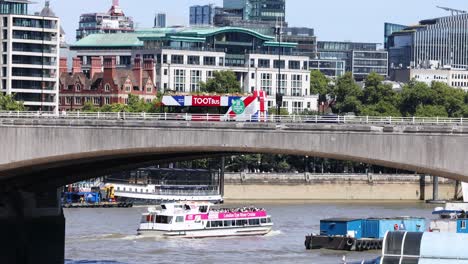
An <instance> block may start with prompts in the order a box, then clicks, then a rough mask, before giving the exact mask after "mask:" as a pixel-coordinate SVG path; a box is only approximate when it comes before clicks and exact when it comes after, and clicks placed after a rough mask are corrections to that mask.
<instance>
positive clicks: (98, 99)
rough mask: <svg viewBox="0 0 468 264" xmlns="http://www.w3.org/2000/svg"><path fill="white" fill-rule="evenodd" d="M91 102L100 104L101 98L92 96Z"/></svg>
mask: <svg viewBox="0 0 468 264" xmlns="http://www.w3.org/2000/svg"><path fill="white" fill-rule="evenodd" d="M93 103H94V105H100V104H101V98H99V97H93Z"/></svg>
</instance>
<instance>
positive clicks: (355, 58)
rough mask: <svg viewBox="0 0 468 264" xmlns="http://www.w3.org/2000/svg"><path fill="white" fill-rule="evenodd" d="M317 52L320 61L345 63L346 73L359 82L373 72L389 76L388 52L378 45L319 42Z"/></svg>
mask: <svg viewBox="0 0 468 264" xmlns="http://www.w3.org/2000/svg"><path fill="white" fill-rule="evenodd" d="M317 51H318V58H319V59H320V60H335V61H344V62H345V69H346V71H347V72H352V73H353V76H354V78H355V79H356V80H358V81H360V80H363V79H365V78H366V76H367V75H369V73H371V72H376V73H378V74H380V75H382V76H387V75H388V52H387V51H384V50H380V49H379V48H378V44H376V43H358V42H337V41H318V42H317Z"/></svg>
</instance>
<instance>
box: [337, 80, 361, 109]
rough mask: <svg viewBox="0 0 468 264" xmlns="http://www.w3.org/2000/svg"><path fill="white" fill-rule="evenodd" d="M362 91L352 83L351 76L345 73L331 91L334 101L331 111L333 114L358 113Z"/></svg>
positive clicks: (354, 82)
mask: <svg viewBox="0 0 468 264" xmlns="http://www.w3.org/2000/svg"><path fill="white" fill-rule="evenodd" d="M361 95H362V89H361V88H360V87H359V85H357V84H356V81H354V77H353V74H352V73H350V72H347V73H346V74H344V75H343V76H341V77H339V78H338V80H337V82H336V85H335V86H334V87H333V90H332V97H333V98H334V99H335V105H334V106H333V110H334V112H335V113H346V112H355V113H358V111H359V108H360V107H361V101H360V100H359V97H360V96H361Z"/></svg>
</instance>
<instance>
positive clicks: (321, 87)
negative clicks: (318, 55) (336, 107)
mask: <svg viewBox="0 0 468 264" xmlns="http://www.w3.org/2000/svg"><path fill="white" fill-rule="evenodd" d="M329 93H330V81H329V80H328V78H327V77H326V76H325V75H324V74H323V73H322V72H321V71H319V70H313V71H311V72H310V94H317V95H318V96H319V101H318V103H320V102H325V101H326V100H327V94H329Z"/></svg>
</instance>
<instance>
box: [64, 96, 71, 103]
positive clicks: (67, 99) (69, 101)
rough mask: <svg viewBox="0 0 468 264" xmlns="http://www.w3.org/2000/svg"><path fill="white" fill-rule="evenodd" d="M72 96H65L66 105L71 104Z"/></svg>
mask: <svg viewBox="0 0 468 264" xmlns="http://www.w3.org/2000/svg"><path fill="white" fill-rule="evenodd" d="M71 102H72V98H71V97H65V104H66V105H71Z"/></svg>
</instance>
